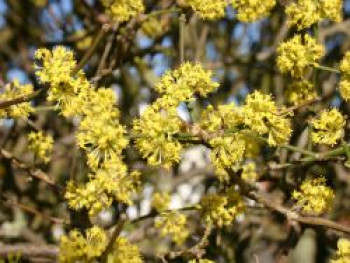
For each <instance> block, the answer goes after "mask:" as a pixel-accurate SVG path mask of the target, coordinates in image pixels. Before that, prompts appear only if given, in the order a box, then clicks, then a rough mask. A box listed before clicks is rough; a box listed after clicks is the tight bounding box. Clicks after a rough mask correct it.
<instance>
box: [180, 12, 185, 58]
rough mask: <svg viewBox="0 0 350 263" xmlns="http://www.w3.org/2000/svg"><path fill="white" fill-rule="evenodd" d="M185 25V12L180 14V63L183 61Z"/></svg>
mask: <svg viewBox="0 0 350 263" xmlns="http://www.w3.org/2000/svg"><path fill="white" fill-rule="evenodd" d="M185 26H186V16H185V14H182V15H181V16H180V40H179V53H180V63H182V62H184V59H185Z"/></svg>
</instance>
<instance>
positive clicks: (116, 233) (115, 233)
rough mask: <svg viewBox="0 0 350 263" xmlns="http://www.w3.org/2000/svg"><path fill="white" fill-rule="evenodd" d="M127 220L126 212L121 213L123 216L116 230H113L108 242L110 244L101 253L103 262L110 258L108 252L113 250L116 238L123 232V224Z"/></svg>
mask: <svg viewBox="0 0 350 263" xmlns="http://www.w3.org/2000/svg"><path fill="white" fill-rule="evenodd" d="M126 221H127V216H126V214H121V216H120V218H119V222H118V224H117V225H116V226H115V228H114V231H113V233H112V236H111V238H110V240H109V242H108V245H107V247H106V249H105V251H104V252H103V253H102V255H101V262H106V260H107V258H108V254H109V253H110V252H111V250H112V248H113V246H114V243H115V241H116V239H117V238H118V236H119V235H120V233H121V232H122V230H123V226H124V224H125V223H126Z"/></svg>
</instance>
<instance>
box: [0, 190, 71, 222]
mask: <svg viewBox="0 0 350 263" xmlns="http://www.w3.org/2000/svg"><path fill="white" fill-rule="evenodd" d="M0 201H1V202H3V203H4V204H5V205H8V206H11V207H12V206H15V207H18V208H19V209H21V210H23V211H25V212H28V213H31V214H33V215H36V216H40V217H41V218H44V219H47V220H49V221H51V222H53V223H55V224H67V225H68V224H69V223H68V222H67V221H65V220H64V219H61V218H56V217H52V216H49V215H45V214H43V213H41V212H40V211H38V210H36V209H34V208H32V207H29V206H26V205H24V204H21V203H18V202H16V201H15V200H11V199H9V198H7V197H6V196H4V195H2V194H0Z"/></svg>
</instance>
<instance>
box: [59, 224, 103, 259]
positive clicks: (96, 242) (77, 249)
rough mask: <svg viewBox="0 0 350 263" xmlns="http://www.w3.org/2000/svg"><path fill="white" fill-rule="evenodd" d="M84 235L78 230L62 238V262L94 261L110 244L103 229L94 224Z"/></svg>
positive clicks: (60, 255)
mask: <svg viewBox="0 0 350 263" xmlns="http://www.w3.org/2000/svg"><path fill="white" fill-rule="evenodd" d="M85 233H86V235H85V236H83V235H82V234H81V233H80V232H79V231H78V230H72V231H70V233H69V235H68V236H66V235H63V236H62V237H61V240H60V254H59V262H60V263H72V262H94V261H95V260H96V259H97V258H98V257H99V256H101V254H102V253H103V251H104V250H105V249H106V246H107V244H108V237H107V235H106V233H105V232H104V230H103V229H101V228H99V227H97V226H94V227H92V228H89V229H87V230H86V231H85Z"/></svg>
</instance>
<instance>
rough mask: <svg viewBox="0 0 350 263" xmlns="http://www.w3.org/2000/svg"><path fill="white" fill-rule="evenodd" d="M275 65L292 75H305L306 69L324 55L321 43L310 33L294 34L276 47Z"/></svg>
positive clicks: (298, 76) (297, 76)
mask: <svg viewBox="0 0 350 263" xmlns="http://www.w3.org/2000/svg"><path fill="white" fill-rule="evenodd" d="M277 52H278V57H277V66H278V68H279V70H280V71H281V72H282V73H289V74H290V75H291V76H292V77H296V78H301V77H303V76H305V74H306V73H307V72H308V69H309V68H310V67H312V66H315V65H317V61H318V60H319V59H320V58H321V57H322V56H323V55H324V53H325V51H324V48H323V46H322V45H319V44H317V42H316V40H315V39H314V38H312V37H311V36H310V35H308V34H306V35H304V36H301V35H296V36H294V37H293V38H292V39H290V40H288V41H286V42H283V43H282V44H280V46H279V47H278V49H277Z"/></svg>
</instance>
